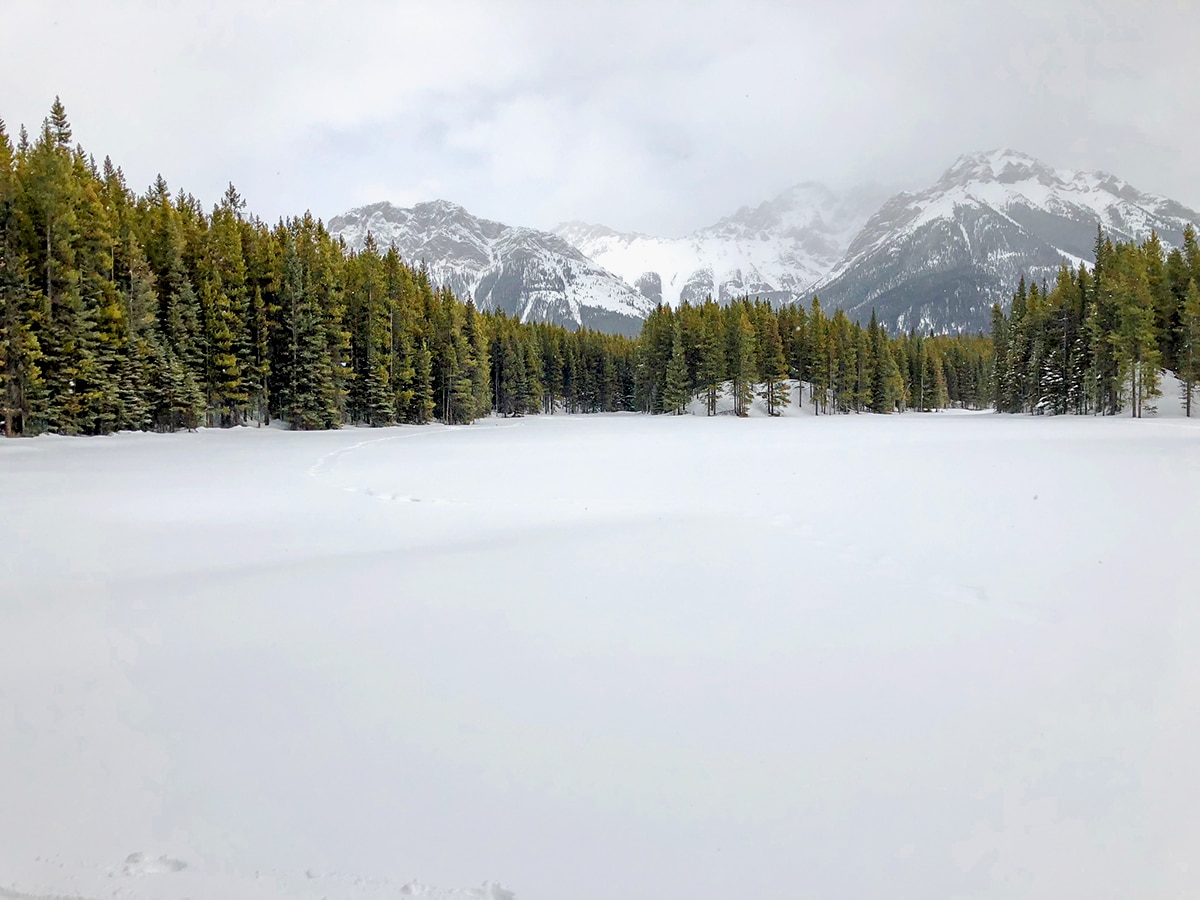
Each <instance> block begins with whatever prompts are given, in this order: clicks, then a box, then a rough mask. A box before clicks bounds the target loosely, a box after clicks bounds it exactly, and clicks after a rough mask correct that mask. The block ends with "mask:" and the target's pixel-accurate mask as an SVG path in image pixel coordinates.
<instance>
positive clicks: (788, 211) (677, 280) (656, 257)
mask: <svg viewBox="0 0 1200 900" xmlns="http://www.w3.org/2000/svg"><path fill="white" fill-rule="evenodd" d="M882 200H883V195H882V194H881V192H880V191H879V190H878V189H874V188H864V189H861V190H858V191H855V192H853V193H850V194H847V195H843V196H839V195H837V194H834V193H833V192H832V191H830V190H829V189H828V188H826V187H824V186H822V185H819V184H813V183H807V184H799V185H796V186H795V187H793V188H790V189H789V190H786V191H784V192H783V193H782V194H780V195H779V196H778V197H776V198H775V199H773V200H768V201H766V202H765V203H762V204H760V205H759V206H756V207H743V208H742V209H740V210H738V211H737V212H735V213H734V214H733V215H731V216H727V217H725V218H723V219H721V221H719V222H717V223H716V224H715V225H712V226H709V227H707V228H702V229H700V230H699V231H696V232H693V233H692V234H690V235H688V236H686V237H682V238H662V237H653V236H651V235H645V234H636V233H626V232H619V231H614V230H613V229H611V228H606V227H604V226H603V225H589V224H587V223H584V222H567V223H564V224H562V225H560V226H559V227H558V228H556V229H555V234H557V235H558V236H559V237H561V238H562V239H563V240H565V241H567V243H569V244H571V245H573V246H574V247H576V248H578V249H579V250H580V251H581V252H582V253H584V255H586V256H588V257H590V258H591V259H593V260H595V261H596V262H597V263H598V264H599V265H601V266H603V267H604V268H606V269H608V270H609V271H611V272H615V273H616V274H618V275H620V276H621V277H622V278H624V279H625V281H626V282H628V283H629V284H631V285H633V286H634V287H636V288H637V289H638V290H639V291H640V292H641V293H642V294H643V295H644V296H645V297H647V298H648V299H650V300H652V301H654V302H658V301H659V300H662V301H664V302H666V303H667V304H669V305H671V306H675V305H677V304H679V303H681V302H683V301H685V300H686V301H689V302H692V303H696V302H699V301H702V300H704V298H705V297H706V296H712V297H714V298H716V299H718V300H720V301H721V302H722V303H725V302H728V301H729V300H730V299H732V298H734V297H739V296H741V295H743V294H750V295H751V296H758V297H763V298H764V299H767V298H769V299H771V300H773V301H776V302H781V303H786V302H790V301H792V300H794V299H803V298H804V297H805V295H806V294H807V291H808V289H809V288H810V287H811V286H812V285H813V284H814V283H816V282H817V281H819V280H820V279H821V278H822V277H823V276H825V275H826V274H827V273H828V272H829V271H830V270H831V269H832V268H833V266H834V265H835V264H836V263H837V261H838V260H839V259H840V258H841V257H842V254H843V253H844V252H845V250H846V249H847V247H849V246H850V242H851V240H852V239H853V238H854V236H855V235H856V234H857V233H858V231H859V229H860V228H861V227H862V226H863V224H864V223H865V222H866V221H867V219H868V217H869V216H870V215H871V213H873V212H874V211H875V210H876V209H877V208H878V205H879V203H880V202H881V201H882Z"/></svg>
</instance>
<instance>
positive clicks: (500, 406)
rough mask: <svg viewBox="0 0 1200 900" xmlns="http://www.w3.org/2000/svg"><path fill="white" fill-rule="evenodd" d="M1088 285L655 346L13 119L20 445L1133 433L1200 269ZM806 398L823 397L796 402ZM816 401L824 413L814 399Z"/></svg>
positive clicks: (1199, 322)
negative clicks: (916, 313)
mask: <svg viewBox="0 0 1200 900" xmlns="http://www.w3.org/2000/svg"><path fill="white" fill-rule="evenodd" d="M1097 260H1098V262H1097V265H1096V267H1095V269H1094V271H1092V272H1089V271H1088V270H1087V269H1083V268H1081V269H1080V270H1079V271H1078V272H1075V271H1072V270H1070V269H1067V268H1065V267H1064V269H1063V271H1062V272H1061V273H1060V275H1059V278H1058V281H1057V283H1056V284H1055V286H1054V288H1053V289H1049V288H1047V287H1045V286H1043V287H1041V288H1038V287H1036V286H1034V287H1030V288H1028V289H1026V287H1025V285H1024V284H1022V285H1021V287H1020V289H1019V290H1018V291H1017V294H1016V296H1015V297H1014V300H1013V304H1012V309H1011V312H1010V313H1007V314H1006V313H1004V312H1003V311H1002V310H1001V309H1000V308H999V307H997V308H996V309H995V310H994V330H993V335H992V336H991V337H985V336H983V335H958V336H922V335H919V334H917V333H915V332H909V333H907V334H900V335H890V334H888V333H887V332H886V330H885V329H883V328H881V327H880V326H879V325H878V324H877V323H876V321H875V319H874V316H872V320H871V322H870V323H869V324H868V325H867V326H866V327H863V326H862V325H861V324H860V323H858V322H854V321H851V320H850V319H848V318H847V316H846V315H845V313H843V312H842V311H840V310H838V311H835V312H833V313H832V315H830V314H827V313H826V312H825V311H824V310H823V309H822V308H821V304H820V301H819V300H818V299H816V298H814V299H813V300H812V303H811V305H810V306H807V307H805V306H802V305H798V304H797V305H788V306H784V307H782V308H778V309H776V308H773V307H772V306H771V305H770V304H768V303H766V302H764V301H760V300H752V299H750V298H748V297H747V298H742V299H741V300H738V301H736V302H734V303H731V304H728V305H724V306H722V305H719V304H717V303H716V302H714V301H711V300H709V301H707V302H705V303H703V304H700V305H689V304H683V305H682V306H680V307H679V308H677V309H671V308H668V307H665V306H659V307H658V308H657V309H656V310H655V311H654V312H653V313H652V314H651V315H650V316H649V317H648V319H647V320H646V322H645V324H644V327H643V329H642V332H641V334H640V336H639V337H638V338H636V339H629V338H625V337H620V336H614V335H607V334H601V333H598V332H595V331H590V330H586V329H585V330H579V331H570V330H568V329H565V328H562V327H560V326H555V325H547V324H540V323H521V322H519V321H517V320H516V319H514V318H512V317H510V316H507V315H504V314H502V313H497V312H494V311H490V310H479V309H476V308H475V306H474V305H473V303H472V302H471V300H470V299H469V298H468V299H466V300H463V299H460V298H458V297H455V296H454V295H453V294H451V293H450V292H449V291H448V290H446V289H445V288H442V287H440V286H438V285H435V284H431V282H430V279H429V277H428V274H427V273H426V271H425V270H424V267H423V266H421V265H420V264H419V263H418V264H414V261H412V260H403V259H401V258H400V256H399V254H398V253H397V251H396V249H395V248H394V247H387V248H384V247H379V246H376V245H375V244H374V242H373V241H372V240H371V239H369V238H368V241H367V243H366V246H365V247H364V248H363V249H362V250H360V251H353V250H351V249H349V248H348V247H347V246H346V245H345V244H344V242H342V241H341V240H340V239H337V238H334V237H333V236H331V235H330V234H329V232H328V231H327V230H326V229H325V227H324V225H323V224H322V222H321V221H320V220H318V219H314V218H313V217H312V216H311V215H310V214H305V215H302V216H299V217H296V218H291V219H285V220H281V221H278V222H276V223H275V224H274V225H268V224H267V223H266V222H264V221H262V220H261V219H259V218H257V217H256V216H254V215H253V214H251V213H249V212H248V211H247V208H246V203H245V202H244V200H243V199H242V197H241V196H240V195H239V193H238V192H237V191H236V190H235V189H234V187H233V186H232V185H230V187H229V189H228V190H227V191H226V192H225V194H224V196H223V197H221V199H220V201H219V202H218V203H216V204H215V205H214V206H213V207H212V208H211V209H205V207H204V206H203V205H202V203H201V202H200V201H199V200H198V199H197V198H195V197H194V196H192V195H191V194H188V193H186V192H184V191H179V190H172V189H171V188H170V187H168V185H167V183H166V181H165V180H164V179H163V178H162V176H159V177H158V178H157V180H156V181H155V182H154V184H153V185H151V186H150V187H149V188H148V189H147V190H146V191H145V192H143V193H141V194H138V193H136V192H134V191H133V190H131V189H130V187H129V186H128V185H127V184H126V179H125V176H124V174H123V173H122V170H121V169H120V168H119V167H117V166H115V165H114V164H113V163H112V161H111V160H109V159H107V158H106V159H105V160H104V161H103V163H100V164H97V162H96V161H95V159H94V158H93V157H92V156H90V155H89V154H88V153H86V152H85V151H84V149H83V148H82V147H81V146H79V145H77V144H75V143H73V137H72V129H71V126H70V123H69V121H68V119H67V115H66V112H65V110H64V108H63V106H62V104H61V102H59V101H58V100H55V102H54V105H53V106H52V108H51V110H50V114H49V116H48V117H47V118H46V119H45V120H44V122H43V123H42V126H41V130H40V132H39V133H38V134H37V136H36V137H34V138H31V137H30V136H29V135H28V134H27V132H26V130H25V129H24V127H22V128H21V129H20V130H19V132H18V134H17V136H16V137H15V139H14V138H12V137H10V136H9V134H8V132H7V130H6V128H5V126H4V123H3V121H0V416H2V417H3V428H4V433H5V434H6V435H9V436H14V435H30V434H38V433H42V432H52V433H59V434H108V433H112V432H114V431H120V430H154V431H174V430H178V429H194V428H197V427H199V426H202V425H205V426H221V427H230V426H236V425H243V424H255V423H257V424H270V423H271V422H272V421H277V420H278V421H282V422H285V423H286V424H287V425H288V426H289V427H291V428H295V429H323V428H336V427H339V426H341V425H343V424H362V425H371V426H382V425H390V424H396V423H413V424H420V423H426V422H430V421H435V420H436V421H439V422H445V423H451V424H461V423H468V422H471V421H473V420H474V419H476V418H479V417H481V416H486V415H489V414H492V413H496V414H500V415H505V416H509V415H525V414H535V413H554V412H556V411H566V412H572V413H591V412H613V411H631V412H633V411H640V412H649V413H673V412H681V411H683V410H684V409H685V407H687V406H688V405H689V404H691V403H692V402H693V401H694V400H695V399H696V398H699V399H700V405H701V407H702V408H703V409H704V411H706V412H707V413H708V414H709V415H715V414H716V413H717V410H718V398H719V397H729V398H731V399H732V403H733V412H734V413H735V414H738V415H745V414H746V413H747V412H748V410H749V407H750V405H751V403H752V402H754V401H755V399H758V400H760V401H761V403H762V404H763V405H764V406H765V408H766V409H767V411H768V412H769V413H770V414H778V413H779V412H780V411H781V410H782V409H783V408H784V407H785V406H787V405H788V404H794V403H802V404H805V403H807V404H809V405H810V406H811V408H812V411H813V412H816V413H818V414H828V413H846V412H875V413H889V412H893V411H900V410H905V409H915V410H935V409H940V408H944V407H948V406H959V407H966V408H980V409H981V408H987V407H990V406H994V407H995V408H996V409H998V410H1002V411H1009V412H1030V411H1032V412H1054V413H1062V412H1099V413H1104V414H1113V413H1117V412H1119V411H1121V410H1122V409H1124V408H1127V407H1128V408H1131V409H1132V410H1133V414H1134V415H1139V414H1140V413H1141V411H1142V409H1143V408H1148V407H1145V406H1144V404H1147V403H1150V402H1151V401H1152V399H1153V397H1154V396H1155V392H1156V390H1157V385H1158V371H1159V367H1160V366H1164V365H1166V366H1169V367H1172V368H1174V369H1175V370H1176V371H1178V372H1179V373H1180V377H1181V378H1184V379H1185V381H1186V382H1187V383H1188V384H1189V386H1190V384H1191V383H1193V382H1194V381H1195V380H1196V378H1197V377H1200V293H1198V291H1197V283H1198V282H1200V252H1198V251H1197V248H1196V240H1195V234H1194V232H1191V231H1189V233H1188V243H1187V245H1186V246H1185V247H1184V249H1183V250H1182V251H1179V250H1173V251H1172V252H1171V253H1170V254H1166V255H1164V252H1163V248H1162V246H1161V245H1160V244H1159V243H1158V241H1157V238H1153V239H1151V241H1149V242H1147V243H1146V244H1144V245H1142V246H1140V247H1138V246H1128V245H1115V246H1114V245H1112V244H1111V243H1109V242H1108V241H1107V240H1105V239H1104V238H1103V236H1101V237H1100V238H1099V239H1098V242H1097ZM796 381H799V382H801V383H803V384H806V385H807V391H797V390H795V389H794V388H793V385H794V383H795V382H796ZM806 394H807V396H805V395H806Z"/></svg>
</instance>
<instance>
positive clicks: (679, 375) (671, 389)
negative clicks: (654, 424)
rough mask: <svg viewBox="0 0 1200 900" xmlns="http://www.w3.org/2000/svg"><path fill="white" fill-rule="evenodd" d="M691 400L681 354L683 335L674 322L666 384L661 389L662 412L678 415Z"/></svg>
mask: <svg viewBox="0 0 1200 900" xmlns="http://www.w3.org/2000/svg"><path fill="white" fill-rule="evenodd" d="M691 399H692V391H691V385H690V384H689V383H688V371H687V359H686V358H685V357H684V354H683V333H682V328H681V326H680V323H679V322H678V321H676V323H675V329H674V336H673V338H672V340H671V360H670V362H669V363H667V382H666V386H665V388H664V389H663V412H668V413H671V414H672V415H680V414H682V413H683V412H684V410H685V408H686V407H687V404H688V401H689V400H691Z"/></svg>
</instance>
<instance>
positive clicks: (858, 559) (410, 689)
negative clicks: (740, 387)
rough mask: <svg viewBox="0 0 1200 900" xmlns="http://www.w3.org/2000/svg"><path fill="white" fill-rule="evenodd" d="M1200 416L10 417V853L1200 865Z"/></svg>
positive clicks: (136, 872)
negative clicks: (228, 425) (64, 434)
mask: <svg viewBox="0 0 1200 900" xmlns="http://www.w3.org/2000/svg"><path fill="white" fill-rule="evenodd" d="M1192 425H1193V423H1192V422H1185V421H1180V420H1178V419H1169V420H1164V421H1149V420H1148V421H1131V420H1127V419H1107V420H1097V419H1089V418H1084V419H1079V418H1060V419H1033V418H1025V417H1017V418H1012V417H1005V416H996V415H991V414H981V415H966V414H959V415H954V414H936V415H924V416H921V415H906V416H895V417H870V416H862V417H830V418H807V417H803V418H794V419H784V420H767V419H750V420H744V421H738V420H733V419H730V418H724V417H719V418H717V419H703V418H693V417H680V418H672V417H663V418H653V419H651V418H646V417H639V416H601V417H563V416H555V417H552V418H551V417H541V418H530V419H520V420H507V421H505V420H489V421H486V422H481V423H478V424H476V425H473V426H470V427H466V428H443V427H437V426H431V427H426V428H396V429H383V430H375V431H371V430H360V429H354V430H345V431H341V432H333V433H307V434H296V433H289V432H283V431H277V430H272V429H264V430H254V429H240V430H236V431H232V432H222V431H204V432H201V433H199V434H191V435H187V434H179V435H119V436H116V437H113V438H107V439H105V438H97V439H67V438H39V439H35V440H29V441H0V573H2V574H0V579H2V580H0V897H11V896H49V895H52V894H53V895H72V896H74V895H79V896H82V897H85V898H88V900H99V898H101V897H111V896H119V897H123V898H151V897H154V898H176V897H179V898H181V897H185V896H190V897H196V898H203V897H251V898H276V897H285V896H288V897H304V898H308V897H312V898H319V897H330V898H333V897H347V898H361V897H371V898H374V897H387V896H400V895H401V892H400V888H401V886H402V885H404V884H405V883H406V882H409V881H411V880H413V879H417V880H419V881H420V882H423V883H426V884H434V885H439V886H441V887H443V888H465V887H470V886H475V887H478V886H479V885H481V884H482V883H483V882H484V881H485V880H491V881H496V882H499V883H501V884H503V885H504V887H505V888H506V889H508V890H511V891H513V892H515V894H516V896H517V898H519V900H617V898H620V900H665V898H689V900H708V898H712V900H717V898H720V900H738V898H746V900H751V898H764V897H802V896H813V897H822V898H865V897H888V898H898V897H914V898H915V897H921V898H933V897H955V896H961V897H975V898H1002V897H1003V898H1010V897H1011V898H1017V897H1020V898H1031V897H1045V898H1056V900H1061V898H1070V897H1099V896H1131V897H1140V898H1157V897H1162V898H1167V897H1180V896H1194V895H1198V894H1200V864H1198V863H1197V862H1196V848H1197V847H1200V774H1198V772H1200V768H1198V766H1200V763H1198V762H1197V760H1198V759H1200V581H1198V578H1197V569H1196V559H1197V541H1198V538H1200V428H1196V427H1192ZM131 854H135V855H132V856H131ZM136 854H140V856H139V855H136ZM423 890H424V889H422V888H420V887H417V886H413V887H410V888H409V889H408V891H409V893H414V894H418V895H419V894H421V893H422V892H423ZM485 894H486V895H488V896H495V897H501V896H503V892H501V891H500V890H499V889H497V888H495V887H491V888H489V889H487V890H482V889H481V890H479V891H478V892H477V893H476V894H470V895H469V894H468V893H465V892H464V893H461V894H459V893H456V894H454V896H462V897H467V896H476V895H478V896H483V895H485ZM429 895H430V896H440V895H439V894H438V893H437V892H432V891H431V892H429Z"/></svg>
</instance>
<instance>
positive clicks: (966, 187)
mask: <svg viewBox="0 0 1200 900" xmlns="http://www.w3.org/2000/svg"><path fill="white" fill-rule="evenodd" d="M1189 222H1191V223H1197V222H1200V213H1197V212H1195V211H1194V210H1191V209H1188V208H1186V207H1184V206H1182V205H1181V204H1179V203H1176V202H1175V201H1173V200H1168V199H1166V198H1164V197H1160V196H1156V195H1153V194H1145V193H1142V192H1140V191H1138V190H1136V189H1135V188H1133V187H1132V186H1130V185H1129V184H1127V183H1126V182H1124V181H1121V180H1120V179H1118V178H1116V177H1114V176H1112V175H1108V174H1105V173H1102V172H1072V171H1066V170H1061V169H1053V168H1051V167H1049V166H1047V165H1045V164H1044V163H1042V162H1039V161H1038V160H1036V159H1034V158H1032V157H1030V156H1026V155H1025V154H1022V153H1017V152H1015V151H1012V150H993V151H990V152H986V153H974V154H969V155H966V156H962V157H960V158H959V159H958V161H957V162H955V163H954V165H953V166H951V167H950V168H949V169H948V170H947V171H946V173H945V174H944V175H943V176H942V177H941V179H940V180H939V181H938V182H937V183H936V184H935V185H933V186H932V187H930V188H928V189H926V190H924V191H921V192H920V193H901V194H897V195H896V196H895V197H893V198H892V199H891V200H889V201H888V202H887V203H885V204H884V206H883V208H882V209H880V210H879V212H877V213H876V214H875V215H874V216H873V217H871V219H870V221H869V222H867V224H866V226H865V227H864V228H863V230H862V232H861V233H860V234H859V235H858V236H857V237H856V238H855V239H854V241H853V243H852V244H851V246H850V249H849V251H848V252H847V253H846V256H845V258H844V259H842V261H841V262H840V263H839V264H838V265H837V267H836V268H835V269H834V270H833V272H832V273H831V274H830V275H829V277H827V278H826V279H824V280H823V282H822V283H821V284H819V285H818V286H817V291H818V292H819V294H820V296H821V299H822V302H823V303H825V304H826V305H827V306H829V307H841V308H843V309H845V310H846V311H847V312H848V313H849V314H850V315H851V317H852V318H855V317H857V318H860V319H864V320H865V319H866V318H868V317H869V316H870V314H871V309H872V308H874V309H875V310H876V311H877V313H878V315H879V319H880V322H882V323H884V324H887V325H888V326H890V327H893V328H897V327H898V328H902V329H907V328H912V327H916V328H919V329H922V330H924V329H933V330H935V331H958V330H975V329H980V328H983V329H987V328H988V327H990V321H991V305H992V303H994V302H996V301H1000V302H1001V303H1006V302H1008V301H1009V300H1010V299H1011V297H1012V293H1013V290H1014V288H1015V285H1016V284H1017V281H1018V280H1019V279H1020V277H1021V276H1022V275H1024V276H1025V277H1026V279H1027V280H1031V281H1035V282H1036V281H1041V280H1042V279H1045V280H1047V281H1050V282H1053V279H1054V275H1055V272H1056V271H1057V270H1058V267H1059V266H1060V264H1061V262H1062V260H1064V259H1065V260H1067V261H1068V262H1069V263H1071V264H1073V265H1074V264H1078V263H1079V262H1080V261H1084V262H1087V263H1088V264H1089V265H1090V264H1091V263H1093V262H1094V254H1093V245H1094V243H1095V240H1096V228H1097V226H1098V225H1099V226H1101V227H1103V229H1104V230H1105V232H1106V233H1107V234H1108V235H1109V236H1110V237H1112V238H1113V239H1114V240H1143V239H1145V238H1147V237H1149V235H1150V232H1151V231H1152V230H1153V231H1157V232H1158V235H1159V237H1160V238H1162V240H1163V242H1164V243H1165V244H1168V245H1178V244H1180V243H1181V242H1182V232H1183V229H1184V227H1185V226H1186V225H1187V224H1188V223H1189Z"/></svg>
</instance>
